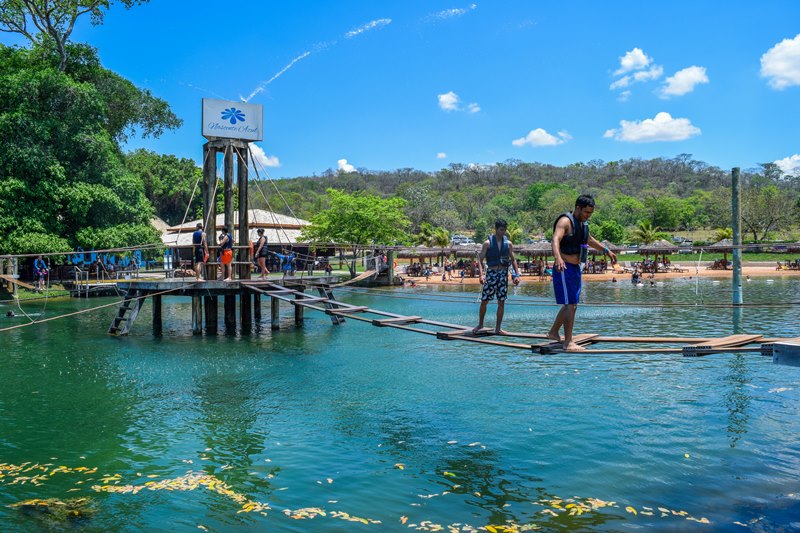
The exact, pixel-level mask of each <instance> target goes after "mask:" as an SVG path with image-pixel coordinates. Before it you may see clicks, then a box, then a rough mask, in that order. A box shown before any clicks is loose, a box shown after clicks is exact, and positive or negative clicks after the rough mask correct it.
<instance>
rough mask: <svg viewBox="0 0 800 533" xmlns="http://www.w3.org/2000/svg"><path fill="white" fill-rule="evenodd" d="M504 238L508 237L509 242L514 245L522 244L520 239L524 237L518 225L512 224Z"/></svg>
mask: <svg viewBox="0 0 800 533" xmlns="http://www.w3.org/2000/svg"><path fill="white" fill-rule="evenodd" d="M506 237H508V240H509V241H511V242H513V243H515V244H522V239H523V238H524V237H525V232H524V231H523V230H522V228H521V227H520V225H519V224H517V223H516V222H512V223H511V224H510V225H509V226H508V231H507V232H506Z"/></svg>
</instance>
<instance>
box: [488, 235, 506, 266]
mask: <svg viewBox="0 0 800 533" xmlns="http://www.w3.org/2000/svg"><path fill="white" fill-rule="evenodd" d="M510 263H511V261H510V260H509V258H508V238H507V237H503V245H502V247H501V248H500V249H499V250H498V249H497V239H496V238H495V236H494V235H489V250H488V251H487V252H486V264H487V265H488V266H489V267H498V266H503V267H508V265H509V264H510Z"/></svg>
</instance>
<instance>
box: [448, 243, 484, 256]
mask: <svg viewBox="0 0 800 533" xmlns="http://www.w3.org/2000/svg"><path fill="white" fill-rule="evenodd" d="M453 250H454V251H455V255H456V257H458V258H470V259H474V258H476V257H478V253H479V252H480V251H481V245H480V244H462V245H459V246H455V247H453Z"/></svg>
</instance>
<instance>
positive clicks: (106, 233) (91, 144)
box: [0, 45, 180, 253]
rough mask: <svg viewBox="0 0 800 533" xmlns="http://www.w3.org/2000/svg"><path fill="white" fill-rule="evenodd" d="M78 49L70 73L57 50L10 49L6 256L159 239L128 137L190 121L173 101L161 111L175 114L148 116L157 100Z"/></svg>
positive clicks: (4, 174)
mask: <svg viewBox="0 0 800 533" xmlns="http://www.w3.org/2000/svg"><path fill="white" fill-rule="evenodd" d="M68 48H69V49H70V50H71V51H73V52H74V53H70V55H69V61H68V62H67V68H66V69H65V70H64V71H61V70H59V69H58V68H57V64H58V60H59V58H58V57H57V56H56V54H55V53H54V52H53V51H52V50H51V49H47V48H42V47H34V48H33V49H31V50H25V49H19V48H9V47H5V46H0V138H2V139H3V142H2V143H0V184H1V185H0V232H2V234H3V235H5V236H6V238H5V239H3V240H2V241H0V252H3V253H19V252H22V251H32V250H31V249H30V245H29V244H26V243H40V244H41V246H42V248H41V249H40V250H35V251H65V250H64V248H71V247H74V246H78V245H81V246H84V247H87V248H91V247H92V246H95V245H97V243H98V242H121V241H120V240H119V236H123V237H124V240H125V242H121V244H125V245H134V244H144V243H154V242H158V241H159V239H158V237H159V235H158V232H157V231H156V230H155V229H153V228H151V227H150V226H149V220H150V218H151V217H152V215H153V207H152V206H151V204H150V202H149V201H148V200H147V197H146V196H145V191H144V186H143V183H142V181H141V180H140V179H138V178H137V177H136V176H134V175H133V174H131V173H130V172H129V171H128V170H127V169H126V168H125V165H124V162H123V156H122V153H121V151H120V148H119V145H118V139H119V138H120V135H121V133H122V132H123V131H125V130H127V129H134V128H137V127H139V126H142V127H143V129H145V130H148V129H150V130H151V133H153V134H158V132H159V131H161V130H163V129H164V128H170V127H173V126H174V125H176V124H179V123H180V121H179V120H178V119H177V117H175V116H174V115H173V114H172V113H171V111H169V107H168V106H167V105H166V103H164V102H161V104H163V106H161V105H160V104H158V105H157V107H160V109H161V110H162V111H165V113H166V115H162V114H161V113H160V112H159V113H157V114H156V115H152V114H149V112H147V111H143V110H142V109H141V107H140V106H139V103H141V101H143V100H148V99H152V97H149V96H147V95H145V94H143V93H142V92H140V91H138V89H136V87H135V86H133V84H131V83H130V82H128V81H127V80H124V79H122V78H120V77H119V76H117V75H116V74H114V73H112V72H109V71H107V70H105V69H103V68H102V66H100V63H99V61H98V60H97V57H96V53H95V51H94V50H93V49H92V48H90V47H87V46H82V45H68ZM108 80H116V82H117V83H111V84H110V85H109V84H106V83H104V81H108ZM120 86H124V87H126V90H125V91H118V90H116V89H114V87H117V88H119V87H120ZM132 94H133V99H134V100H138V103H133V102H132V100H131V97H132ZM153 100H156V99H153ZM159 102H160V101H159ZM134 108H135V109H134ZM142 113H144V115H142ZM162 119H163V120H162ZM115 227H117V228H118V230H113V231H112V230H111V228H115ZM98 235H101V236H100V237H98Z"/></svg>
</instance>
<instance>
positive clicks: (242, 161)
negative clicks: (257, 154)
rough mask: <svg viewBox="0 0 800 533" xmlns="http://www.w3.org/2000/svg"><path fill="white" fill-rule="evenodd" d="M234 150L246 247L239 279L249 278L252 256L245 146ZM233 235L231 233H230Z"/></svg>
mask: <svg viewBox="0 0 800 533" xmlns="http://www.w3.org/2000/svg"><path fill="white" fill-rule="evenodd" d="M233 149H234V150H235V151H236V184H237V186H238V188H239V217H238V220H239V246H246V248H240V249H239V261H241V262H242V264H240V265H239V266H238V268H239V276H238V277H239V279H243V280H246V279H250V267H251V265H252V257H250V247H249V246H248V245H249V244H250V221H249V218H248V215H249V212H248V210H247V201H248V195H247V148H240V147H234V148H233ZM231 237H233V235H231ZM243 302H244V300H242V301H240V302H239V307H240V309H241V310H242V331H244V329H245V328H244V324H245V318H244V313H245V307H244V306H243V305H242V303H243ZM249 308H250V304H249V301H248V304H247V309H248V310H249ZM247 323H248V324H249V323H250V317H248V318H247Z"/></svg>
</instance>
